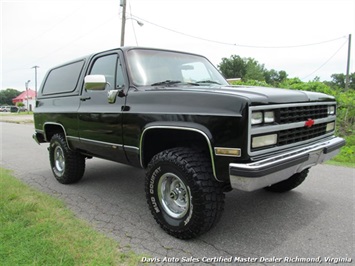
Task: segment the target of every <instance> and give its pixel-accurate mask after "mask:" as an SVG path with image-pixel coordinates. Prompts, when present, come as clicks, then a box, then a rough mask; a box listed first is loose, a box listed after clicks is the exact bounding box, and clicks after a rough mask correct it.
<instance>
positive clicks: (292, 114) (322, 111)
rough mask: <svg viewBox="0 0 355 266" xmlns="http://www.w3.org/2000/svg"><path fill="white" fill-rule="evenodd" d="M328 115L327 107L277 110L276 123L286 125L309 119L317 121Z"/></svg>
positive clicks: (306, 106) (315, 106)
mask: <svg viewBox="0 0 355 266" xmlns="http://www.w3.org/2000/svg"><path fill="white" fill-rule="evenodd" d="M327 115H328V105H305V106H293V107H286V108H280V109H279V118H278V120H279V121H278V122H279V123H280V124H288V123H295V122H302V121H307V120H308V119H309V118H312V119H319V118H325V117H327Z"/></svg>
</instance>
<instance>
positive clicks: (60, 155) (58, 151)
mask: <svg viewBox="0 0 355 266" xmlns="http://www.w3.org/2000/svg"><path fill="white" fill-rule="evenodd" d="M54 166H55V169H56V171H57V172H58V174H63V172H64V169H65V158H64V151H63V149H62V148H61V147H60V146H57V147H55V149H54Z"/></svg>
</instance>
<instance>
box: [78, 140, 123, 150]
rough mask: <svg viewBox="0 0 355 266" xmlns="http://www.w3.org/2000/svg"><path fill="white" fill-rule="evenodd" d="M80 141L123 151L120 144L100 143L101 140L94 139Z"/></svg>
mask: <svg viewBox="0 0 355 266" xmlns="http://www.w3.org/2000/svg"><path fill="white" fill-rule="evenodd" d="M79 140H80V141H83V142H87V143H95V144H98V145H101V146H106V147H111V148H113V149H117V148H119V149H123V145H122V144H118V143H111V142H105V141H99V140H92V139H85V138H79Z"/></svg>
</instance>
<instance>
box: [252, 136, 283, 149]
mask: <svg viewBox="0 0 355 266" xmlns="http://www.w3.org/2000/svg"><path fill="white" fill-rule="evenodd" d="M276 143H277V134H271V135H264V136H258V137H253V140H252V144H251V147H252V148H260V147H264V146H270V145H275V144H276Z"/></svg>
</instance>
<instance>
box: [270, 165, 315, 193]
mask: <svg viewBox="0 0 355 266" xmlns="http://www.w3.org/2000/svg"><path fill="white" fill-rule="evenodd" d="M307 175H308V169H306V170H303V171H302V172H300V173H296V174H294V175H293V176H291V177H290V178H289V179H286V180H284V181H281V182H279V183H276V184H274V185H271V186H269V187H265V188H264V189H265V190H267V191H271V192H279V193H282V192H287V191H290V190H292V189H294V188H296V187H298V186H299V185H301V184H302V182H303V181H304V180H305V179H306V177H307Z"/></svg>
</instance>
